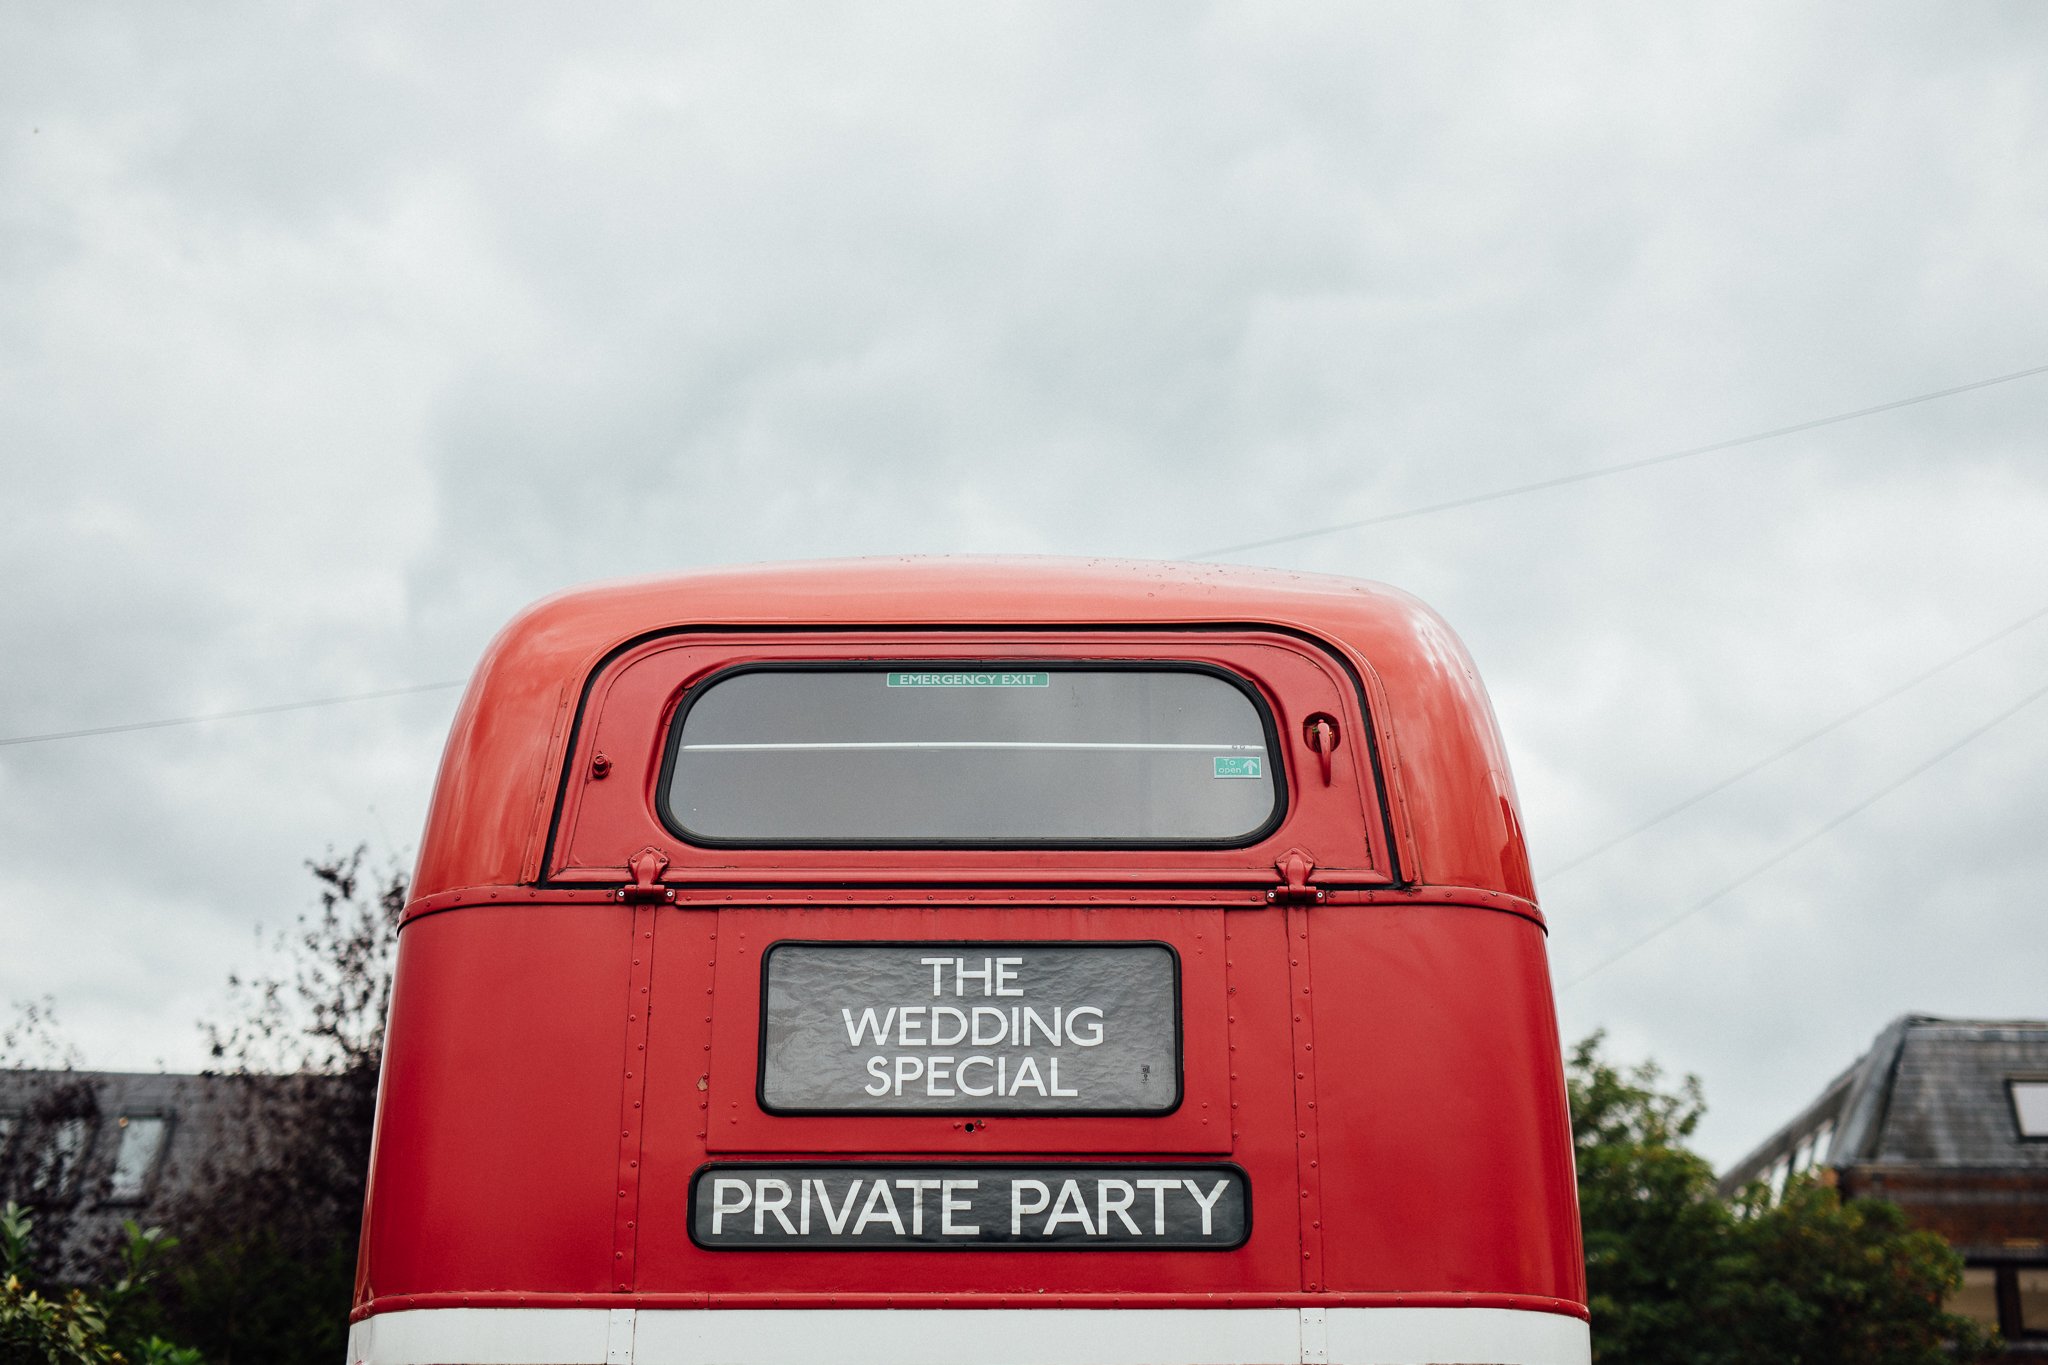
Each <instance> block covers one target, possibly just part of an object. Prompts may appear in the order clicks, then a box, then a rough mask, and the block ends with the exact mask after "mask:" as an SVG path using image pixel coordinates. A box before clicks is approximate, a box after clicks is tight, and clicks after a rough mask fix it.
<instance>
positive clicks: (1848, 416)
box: [0, 365, 2048, 748]
mask: <svg viewBox="0 0 2048 1365" xmlns="http://www.w3.org/2000/svg"><path fill="white" fill-rule="evenodd" d="M2037 374H2048V365H2036V366H2034V367H2032V368H2031V369H2025V370H2015V371H2013V372H2012V373H2011V374H2001V375H1994V376H1992V377H1991V378H1989V379H1978V380H1973V381H1971V382H1970V383H1967V384H1958V385H1956V386H1954V387H1953V388H1947V389H1936V390H1934V391H1932V392H1930V393H1920V394H1914V395H1913V396H1912V397H1910V398H1897V399H1893V400H1892V401H1891V402H1889V403H1878V404H1875V405H1874V406H1871V407H1867V408H1858V409H1856V410H1855V411H1854V412H1838V413H1835V414H1833V415H1831V416H1828V417H1816V418H1813V419H1811V420H1809V421H1805V422H1795V423H1794V424H1792V425H1791V426H1784V427H1774V428H1772V429H1771V430H1769V431H1759V432H1752V433H1751V434H1749V435H1747V436H1737V437H1735V438H1733V439H1732V440H1726V441H1716V442H1714V443H1713V444H1711V445H1703V446H1693V447H1691V448H1689V449H1686V450H1674V451H1671V452H1669V453H1668V454H1664V455H1653V456H1650V457H1649V458H1647V459H1642V460H1630V461H1628V462H1626V463H1623V464H1617V465H1606V466H1603V467H1602V468H1599V469H1589V470H1584V471H1581V472H1580V473H1577V474H1563V475H1559V476H1558V477H1556V478H1553V479H1542V480H1539V481H1537V482H1535V483H1526V484H1517V485H1515V486H1514V487H1512V488H1500V489H1495V490H1494V491H1492V492H1490V493H1475V494H1473V495H1471V496H1469V497H1463V498H1453V499H1451V500H1449V501H1447V502H1438V503H1431V504H1429V505H1427V506H1424V507H1411V508H1408V509H1407V510H1405V511H1401V512H1387V513H1383V514H1381V515H1380V516H1376V517H1366V518H1363V519H1361V520H1359V521H1346V522H1339V523H1337V524H1336V525H1333V526H1320V527H1316V528H1314V529H1312V530H1307V531H1293V532H1290V533H1288V534H1286V535H1280V536H1272V537H1269V538H1267V539H1265V540H1254V541H1247V542H1245V543H1244V544H1241V545H1224V546H1219V547H1217V548H1215V549H1211V550H1198V551H1196V552H1194V553H1193V554H1189V555H1186V556H1183V557H1184V558H1187V559H1213V558H1215V557H1216V556H1217V555H1228V554H1239V553H1242V552H1243V551H1246V550H1260V549H1264V548H1266V547H1267V546H1269V545H1285V544H1289V543H1291V542H1293V541H1297V540H1309V539H1312V538H1313V537H1316V536H1326V535H1333V534H1335V533H1336V532H1338V531H1356V530H1360V529H1363V528H1364V527H1367V526H1380V525H1384V524H1386V523H1387V522H1392V521H1406V520H1408V519H1410V518H1413V517H1422V516H1428V515H1430V514H1431V513H1435V512H1448V511H1452V510H1454V509H1456V508H1460V507H1471V506H1475V505H1477V504H1479V503H1484V502H1495V501H1498V500H1499V499H1502V498H1512V497H1517V496H1519V495H1521V494H1523V493H1534V492H1539V491H1541V490H1542V489H1546V488H1561V487H1564V486H1566V485H1568V484H1575V483H1585V482H1587V481H1589V480H1592V479H1600V478H1605V477H1607V476H1608V475H1610V474H1622V473H1626V472H1628V471H1629V470H1631V469H1645V468H1648V467H1649V466H1651V465H1658V464H1669V463H1671V462H1672V461H1674V460H1683V459H1688V458H1690V457H1691V456H1694V455H1705V454H1708V453H1710V452H1712V451H1716V450H1732V449H1734V448H1735V447H1737V446H1745V445H1754V444H1755V443H1756V442H1758V441H1768V440H1771V439H1773V438H1775V437H1779V436H1790V435H1792V434H1794V433H1796V432H1801V431H1812V430H1814V429H1815V428H1816V427H1825V426H1832V425H1834V424H1835V423H1837V422H1849V421H1853V420H1855V419H1856V418H1858V417H1869V416H1872V415H1874V414H1876V413H1880V412H1890V411H1892V410H1893V409H1895V408H1906V407H1912V406H1913V405H1914V404H1916V403H1930V402H1933V401H1934V400H1935V399H1938V398H1951V397H1954V396H1955V395H1956V394H1959V393H1969V392H1971V391H1972V390H1974V389H1987V388H1990V387H1991V386H1993V385H1995V384H2009V383H2011V382H2012V381H2014V380H2016V379H2026V378H2029V377H2030V376H2033V375H2037ZM460 686H462V683H461V682H459V681H458V682H437V683H418V684H415V685H413V686H410V687H389V688H384V689H381V690H379V691H375V692H357V693H352V694H350V695H348V696H344V697H315V698H312V699H310V700H307V701H288V702H278V703H276V704H274V705H271V706H249V707H244V708H242V709H240V710H236V711H215V712H211V713H209V714H206V715H201V716H173V717H170V718H168V719H165V720H138V721H128V722H125V723H122V724H119V725H97V726H92V727H89V728H87V729H82V730H56V731H51V732H50V733H47V734H39V735H14V736H11V737H6V738H0V748H5V747H7V746H9V745H15V744H42V743H46V742H49V741H53V740H60V739H86V738H89V737H91V736H94V735H117V734H122V733H125V732H128V731H133V730H160V729H166V728H168V727H171V726H176V725H201V724H204V723H206V722H207V721H215V720H239V719H242V718H244V717H248V716H267V715H272V714H275V713H277V712H280V711H309V710H312V709H314V708H316V707H322V706H342V705H346V704H347V703H349V702H357V701H375V700H378V699H379V698H384V697H402V696H408V695H410V694H412V693H415V692H438V691H443V690H445V689H447V688H451V687H460Z"/></svg>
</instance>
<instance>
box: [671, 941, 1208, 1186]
mask: <svg viewBox="0 0 2048 1365" xmlns="http://www.w3.org/2000/svg"><path fill="white" fill-rule="evenodd" d="M1003 947H1019V948H1164V949H1165V950H1166V957H1167V961H1169V962H1170V963H1172V964H1173V1103H1172V1104H1171V1105H1169V1106H1167V1107H1166V1108H1164V1109H1133V1108H1128V1107H1126V1108H1109V1109H1101V1108H1085V1109H1083V1108H1076V1109H1052V1108H1040V1109H1016V1108H1009V1107H1005V1106H1001V1105H996V1106H989V1105H963V1106H961V1107H959V1108H955V1109H938V1108H932V1107H931V1106H925V1107H922V1108H894V1107H892V1108H881V1107H866V1108H859V1109H833V1108H826V1109H812V1108H795V1107H792V1106H787V1105H782V1106H778V1105H774V1104H770V1103H769V1101H768V964H769V962H770V961H771V960H772V959H773V958H774V956H775V950H776V949H778V948H932V949H938V950H942V951H943V950H945V949H948V948H978V949H985V948H1003ZM758 1013H759V1015H760V1022H759V1025H758V1027H757V1029H756V1036H755V1039H754V1103H755V1104H757V1105H759V1106H760V1108H761V1112H762V1113H764V1114H772V1115H775V1116H777V1117H782V1118H905V1117H909V1118H958V1117H960V1116H962V1115H965V1116H967V1117H970V1118H980V1117H983V1116H987V1117H989V1118H1005V1119H1067V1118H1147V1119H1158V1118H1165V1117H1167V1116H1168V1115H1170V1114H1176V1113H1179V1112H1180V1108H1181V1106H1182V1105H1183V1104H1185V1103H1187V1097H1188V1081H1187V1037H1186V1034H1187V1002H1186V999H1185V997H1184V995H1183V992H1182V989H1181V960H1180V949H1179V948H1177V947H1176V946H1174V945H1173V944H1171V943H1168V942H1167V941H1166V940H1164V939H1153V938H1144V939H1138V938H1115V939H1109V938H1030V939H1023V938H998V939H946V938H888V939H875V938H858V939H856V938H783V939H777V940H775V941H774V942H773V943H770V944H767V945H766V946H764V947H763V948H762V949H761V981H760V1007H759V1010H758ZM692 1188H694V1186H693V1187H692Z"/></svg>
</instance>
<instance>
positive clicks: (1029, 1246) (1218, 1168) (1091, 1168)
mask: <svg viewBox="0 0 2048 1365" xmlns="http://www.w3.org/2000/svg"><path fill="white" fill-rule="evenodd" d="M819 1170H838V1171H844V1172H848V1173H858V1174H866V1173H868V1172H886V1171H919V1172H928V1173H929V1172H960V1173H963V1174H968V1175H974V1174H977V1173H990V1172H995V1171H1029V1172H1032V1173H1033V1174H1034V1175H1039V1176H1047V1177H1051V1178H1072V1177H1073V1176H1076V1175H1086V1174H1088V1173H1090V1172H1101V1171H1138V1170H1143V1171H1155V1172H1159V1173H1162V1174H1182V1175H1186V1174H1192V1173H1194V1172H1216V1173H1221V1174H1224V1175H1228V1176H1232V1177H1235V1179H1236V1181H1237V1184H1238V1188H1239V1189H1240V1190H1241V1191H1242V1192H1243V1196H1244V1227H1243V1234H1242V1235H1241V1236H1240V1237H1239V1238H1238V1239H1237V1240H1236V1241H1234V1242H1201V1243H1193V1244H1188V1243H1182V1244H1169V1243H1166V1242H1163V1241H1148V1240H1145V1239H1143V1238H1137V1239H1133V1240H1129V1241H1118V1242H1100V1243H1085V1242H1069V1241H1032V1240H1019V1241H997V1242H982V1241H977V1240H972V1239H966V1238H963V1239H961V1240H959V1241H956V1242H943V1241H932V1242H928V1243H918V1244H916V1245H912V1246H889V1245H886V1244H877V1243H872V1242H851V1241H849V1242H847V1243H846V1244H844V1245H842V1246H831V1245H819V1244H816V1243H800V1244H787V1243H785V1244H781V1245H777V1244H775V1243H759V1244H755V1245H751V1246H749V1245H744V1244H736V1243H731V1242H707V1241H705V1240H704V1239H703V1238H701V1237H699V1236H698V1235H697V1207H698V1205H697V1199H698V1192H699V1191H700V1190H701V1189H702V1187H703V1184H704V1181H705V1179H706V1178H708V1177H715V1176H717V1175H718V1174H719V1173H720V1172H722V1171H749V1172H757V1173H758V1172H774V1171H819ZM1255 1204H1256V1201H1254V1200H1253V1198H1252V1178H1251V1174H1250V1172H1248V1171H1246V1170H1245V1168H1244V1167H1242V1166H1240V1165H1238V1164H1237V1163H1236V1162H1235V1161H1173V1162H1159V1163H1156V1164H1155V1163H1151V1162H1147V1161H1143V1160H1135V1161H1045V1162H1033V1161H1029V1160H1022V1161H1020V1160H1015V1159H1011V1160H1002V1161H710V1162H706V1163H705V1164H704V1165H702V1166H699V1167H698V1168H697V1169H696V1170H695V1171H694V1172H692V1173H691V1175H690V1187H689V1192H688V1194H687V1196H686V1198H685V1202H684V1208H683V1226H684V1230H685V1231H686V1232H688V1234H689V1237H690V1243H691V1245H693V1246H695V1247H697V1248H698V1249H699V1250H702V1251H736V1252H740V1253H743V1254H760V1253H767V1254H775V1253H785V1254H786V1253H791V1252H799V1253H800V1252H823V1253H825V1254H828V1255H831V1254H843V1253H845V1252H911V1253H922V1252H934V1251H936V1252H954V1251H979V1252H983V1253H992V1252H1018V1251H1021V1252H1032V1253H1036V1252H1072V1251H1081V1252H1096V1253H1102V1252H1110V1253H1114V1254H1122V1253H1126V1252H1133V1251H1136V1252H1151V1253H1154V1254H1158V1253H1160V1252H1193V1253H1196V1254H1201V1253H1205V1252H1232V1251H1241V1250H1243V1249H1244V1248H1245V1247H1246V1246H1248V1245H1249V1244H1250V1243H1251V1239H1252V1224H1253V1217H1254V1211H1255Z"/></svg>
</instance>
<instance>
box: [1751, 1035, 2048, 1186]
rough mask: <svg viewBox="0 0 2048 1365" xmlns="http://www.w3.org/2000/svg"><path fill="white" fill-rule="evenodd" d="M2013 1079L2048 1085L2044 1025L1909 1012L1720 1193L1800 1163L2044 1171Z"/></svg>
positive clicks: (2044, 1160)
mask: <svg viewBox="0 0 2048 1365" xmlns="http://www.w3.org/2000/svg"><path fill="white" fill-rule="evenodd" d="M2015 1077H2021V1078H2024V1077H2033V1078H2036V1079H2048V1020H2030V1019H1941V1018H1936V1017H1934V1016H1932V1015H1922V1014H1909V1015H1903V1016H1901V1017H1900V1018H1898V1019H1895V1020H1893V1021H1892V1022H1891V1024H1890V1025H1888V1026H1887V1027H1886V1028H1885V1030H1884V1031H1883V1032H1882V1033H1880V1034H1879V1035H1878V1036H1877V1039H1876V1041H1875V1042H1874V1043H1873V1044H1872V1045H1871V1048H1870V1051H1868V1052H1866V1053H1865V1054H1864V1055H1863V1056H1862V1057H1860V1058H1858V1059H1857V1061H1856V1062H1855V1064H1854V1065H1852V1066H1851V1067H1850V1068H1849V1069H1848V1070H1847V1071H1844V1072H1843V1073H1842V1074H1841V1075H1839V1076H1837V1077H1836V1078H1835V1079H1834V1080H1833V1081H1832V1082H1830V1083H1829V1084H1828V1086H1827V1088H1826V1089H1825V1090H1823V1091H1822V1092H1821V1094H1820V1095H1819V1097H1818V1098H1816V1099H1815V1100H1814V1101H1813V1103H1811V1104H1809V1105H1808V1106H1807V1107H1806V1108H1805V1109H1803V1110H1801V1111H1800V1112H1799V1114H1797V1115H1796V1116H1795V1117H1794V1118H1793V1119H1792V1121H1791V1122H1789V1123H1787V1124H1786V1125H1785V1126H1784V1127H1783V1128H1780V1129H1779V1130H1778V1131H1777V1132H1775V1133H1773V1134H1772V1135H1771V1136H1770V1137H1769V1138H1767V1139H1765V1140H1764V1141H1763V1142H1762V1143H1761V1144H1759V1145H1758V1146H1757V1148H1756V1149H1755V1150H1754V1151H1752V1152H1750V1153H1749V1154H1748V1155H1747V1156H1744V1157H1743V1158H1742V1159H1741V1160H1740V1161H1737V1162H1735V1163H1734V1164H1733V1165H1732V1166H1730V1167H1729V1168H1728V1171H1727V1174H1725V1175H1724V1176H1722V1177H1721V1182H1720V1185H1721V1190H1722V1192H1723V1193H1724V1194H1733V1193H1734V1192H1735V1191H1737V1190H1739V1189H1740V1188H1741V1187H1742V1186H1743V1185H1744V1184H1746V1183H1748V1182H1749V1181H1751V1180H1756V1179H1768V1178H1771V1177H1772V1175H1773V1173H1774V1172H1776V1171H1778V1170H1780V1169H1783V1168H1786V1167H1789V1168H1792V1169H1798V1168H1800V1167H1801V1166H1802V1164H1803V1165H1804V1166H1807V1167H1823V1166H1824V1167H1828V1168H1832V1169H1834V1170H1836V1171H1844V1170H1849V1169H1851V1168H1855V1167H1861V1166H1867V1165H1885V1166H1898V1167H1912V1168H1918V1169H1920V1170H1922V1171H1926V1172H1928V1173H1933V1172H1937V1171H1953V1172H1962V1171H1972V1170H1982V1171H2015V1172H2022V1171H2034V1172H2039V1173H2048V1142H2041V1141H2038V1140H2036V1141H2029V1140H2027V1139H2025V1138H2023V1137H2022V1136H2021V1134H2020V1132H2019V1127H2018V1124H2017V1122H2016V1121H2015V1118H2014V1114H2013V1105H2012V1100H2011V1097H2010V1095H2009V1093H2008V1090H2007V1082H2008V1081H2009V1080H2011V1079H2013V1078H2015ZM1802 1152H1804V1153H1806V1158H1805V1161H1804V1162H1803V1163H1802V1162H1801V1160H1800V1155H1801V1153H1802Z"/></svg>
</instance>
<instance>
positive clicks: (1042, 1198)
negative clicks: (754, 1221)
mask: <svg viewBox="0 0 2048 1365" xmlns="http://www.w3.org/2000/svg"><path fill="white" fill-rule="evenodd" d="M735 1183H738V1182H735ZM1165 1183H1166V1184H1169V1185H1171V1184H1173V1183H1174V1182H1173V1181H1171V1180H1169V1181H1166V1182H1165ZM1026 1189H1032V1190H1036V1191H1038V1202H1037V1203H1035V1204H1026V1203H1025V1202H1024V1191H1025V1190H1026ZM1050 1203H1052V1191H1051V1190H1050V1189H1048V1188H1047V1187H1046V1183H1045V1182H1044V1181H1043V1180H1012V1181H1011V1182H1010V1235H1011V1236H1012V1237H1018V1236H1022V1235H1023V1232H1024V1215H1025V1214H1027V1213H1044V1212H1045V1208H1046V1205H1048V1204H1050ZM741 1207H743V1208H744V1207H745V1206H744V1205H742V1206H741ZM713 1231H716V1229H715V1228H714V1229H713Z"/></svg>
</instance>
